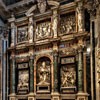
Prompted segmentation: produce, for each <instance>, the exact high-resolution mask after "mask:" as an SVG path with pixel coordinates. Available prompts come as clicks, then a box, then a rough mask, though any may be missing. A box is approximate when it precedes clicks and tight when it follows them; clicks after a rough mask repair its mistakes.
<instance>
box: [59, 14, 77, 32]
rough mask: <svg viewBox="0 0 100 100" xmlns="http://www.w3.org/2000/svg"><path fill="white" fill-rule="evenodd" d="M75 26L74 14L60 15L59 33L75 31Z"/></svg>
mask: <svg viewBox="0 0 100 100" xmlns="http://www.w3.org/2000/svg"><path fill="white" fill-rule="evenodd" d="M75 28H76V21H75V15H74V14H73V15H66V16H64V17H61V21H60V34H68V33H72V32H75Z"/></svg>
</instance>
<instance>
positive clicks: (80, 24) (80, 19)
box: [76, 0, 84, 32]
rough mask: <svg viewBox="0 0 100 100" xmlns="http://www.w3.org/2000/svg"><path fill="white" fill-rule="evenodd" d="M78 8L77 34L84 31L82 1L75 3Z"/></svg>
mask: <svg viewBox="0 0 100 100" xmlns="http://www.w3.org/2000/svg"><path fill="white" fill-rule="evenodd" d="M77 4H78V6H77V8H76V12H77V18H78V21H77V23H78V32H83V31H84V9H83V1H80V0H79V1H78V2H77Z"/></svg>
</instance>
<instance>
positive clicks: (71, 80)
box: [61, 66, 76, 87]
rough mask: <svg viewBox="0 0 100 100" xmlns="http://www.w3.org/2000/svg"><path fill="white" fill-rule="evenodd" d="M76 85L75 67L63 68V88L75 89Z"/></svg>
mask: <svg viewBox="0 0 100 100" xmlns="http://www.w3.org/2000/svg"><path fill="white" fill-rule="evenodd" d="M75 83H76V72H75V69H74V68H73V67H65V66H63V67H62V69H61V86H62V87H73V86H75Z"/></svg>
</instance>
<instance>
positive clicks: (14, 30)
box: [8, 15, 16, 46]
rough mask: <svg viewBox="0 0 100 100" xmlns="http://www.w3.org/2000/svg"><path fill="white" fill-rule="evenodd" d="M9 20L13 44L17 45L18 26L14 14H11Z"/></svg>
mask: <svg viewBox="0 0 100 100" xmlns="http://www.w3.org/2000/svg"><path fill="white" fill-rule="evenodd" d="M8 22H9V23H10V24H11V46H14V45H15V42H16V38H15V37H16V26H15V17H14V15H12V16H11V18H10V19H8Z"/></svg>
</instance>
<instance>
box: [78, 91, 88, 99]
mask: <svg viewBox="0 0 100 100" xmlns="http://www.w3.org/2000/svg"><path fill="white" fill-rule="evenodd" d="M76 96H77V99H76V100H88V96H89V94H87V93H84V92H78V93H77V95H76Z"/></svg>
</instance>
